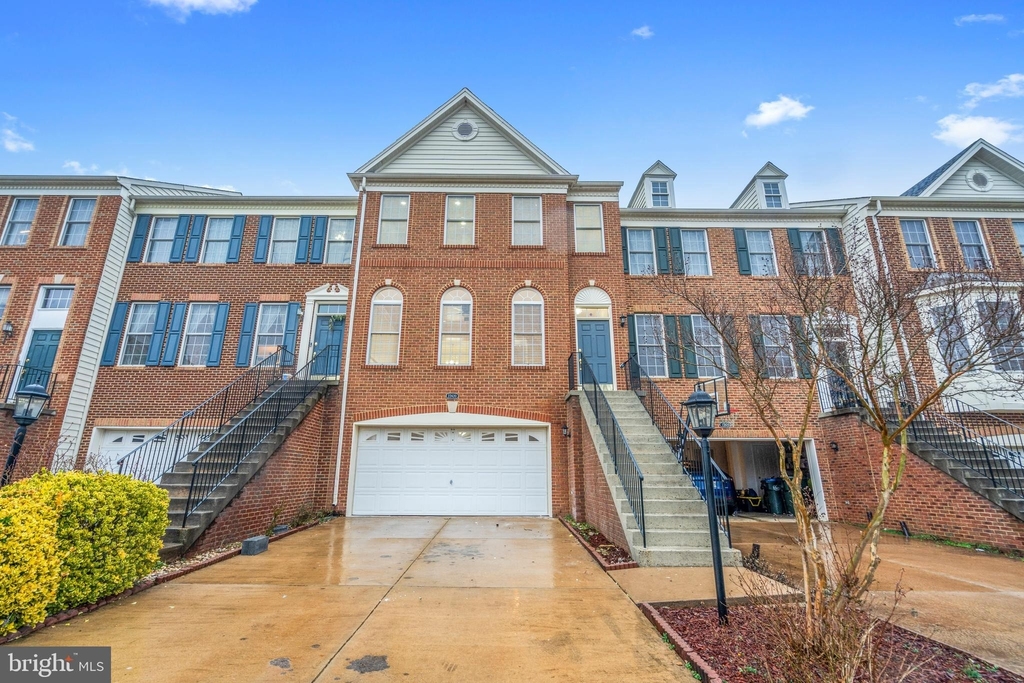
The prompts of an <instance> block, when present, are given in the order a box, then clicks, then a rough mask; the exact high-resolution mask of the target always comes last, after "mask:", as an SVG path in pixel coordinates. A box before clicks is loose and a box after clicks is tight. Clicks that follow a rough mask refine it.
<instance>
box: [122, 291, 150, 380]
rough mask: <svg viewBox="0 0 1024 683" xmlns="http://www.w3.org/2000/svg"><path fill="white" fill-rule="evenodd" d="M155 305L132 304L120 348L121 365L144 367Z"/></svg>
mask: <svg viewBox="0 0 1024 683" xmlns="http://www.w3.org/2000/svg"><path fill="white" fill-rule="evenodd" d="M157 306H158V305H157V304H132V311H131V315H130V316H128V330H127V332H126V333H125V337H124V346H123V347H122V348H121V365H145V364H146V357H147V356H148V355H149V345H150V344H151V343H152V341H153V328H154V327H155V326H156V311H157Z"/></svg>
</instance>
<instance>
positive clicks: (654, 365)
mask: <svg viewBox="0 0 1024 683" xmlns="http://www.w3.org/2000/svg"><path fill="white" fill-rule="evenodd" d="M635 321H636V354H637V362H638V363H640V367H642V368H643V369H644V371H645V372H646V373H647V374H648V375H650V376H651V377H668V370H667V368H666V365H665V324H664V319H663V318H662V317H661V316H660V315H652V314H646V313H645V314H639V315H637V316H635Z"/></svg>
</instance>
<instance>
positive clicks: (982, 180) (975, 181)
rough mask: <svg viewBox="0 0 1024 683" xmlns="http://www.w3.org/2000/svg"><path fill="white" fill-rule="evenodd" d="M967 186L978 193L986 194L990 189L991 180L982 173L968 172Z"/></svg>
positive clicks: (976, 171)
mask: <svg viewBox="0 0 1024 683" xmlns="http://www.w3.org/2000/svg"><path fill="white" fill-rule="evenodd" d="M967 184H968V185H970V187H971V189H974V190H977V191H978V192H988V191H989V190H991V189H992V180H991V178H989V177H988V174H987V173H985V172H984V171H978V170H975V171H968V172H967Z"/></svg>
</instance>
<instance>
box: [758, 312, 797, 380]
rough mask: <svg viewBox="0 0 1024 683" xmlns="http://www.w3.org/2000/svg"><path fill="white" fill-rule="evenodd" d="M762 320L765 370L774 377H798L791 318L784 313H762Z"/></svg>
mask: <svg viewBox="0 0 1024 683" xmlns="http://www.w3.org/2000/svg"><path fill="white" fill-rule="evenodd" d="M760 322H761V330H760V332H761V345H762V348H763V352H764V359H763V365H764V369H765V372H766V373H767V375H768V376H769V377H771V378H773V379H779V378H789V377H796V363H794V362H793V334H792V331H791V330H790V329H789V319H788V318H786V316H784V315H762V316H761V317H760Z"/></svg>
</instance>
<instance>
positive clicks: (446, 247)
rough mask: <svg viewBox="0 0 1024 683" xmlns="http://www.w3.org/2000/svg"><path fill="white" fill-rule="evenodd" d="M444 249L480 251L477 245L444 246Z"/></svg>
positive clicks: (442, 246)
mask: <svg viewBox="0 0 1024 683" xmlns="http://www.w3.org/2000/svg"><path fill="white" fill-rule="evenodd" d="M441 248H442V249H478V248H479V247H477V245H475V244H442V245H441Z"/></svg>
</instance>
